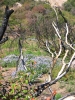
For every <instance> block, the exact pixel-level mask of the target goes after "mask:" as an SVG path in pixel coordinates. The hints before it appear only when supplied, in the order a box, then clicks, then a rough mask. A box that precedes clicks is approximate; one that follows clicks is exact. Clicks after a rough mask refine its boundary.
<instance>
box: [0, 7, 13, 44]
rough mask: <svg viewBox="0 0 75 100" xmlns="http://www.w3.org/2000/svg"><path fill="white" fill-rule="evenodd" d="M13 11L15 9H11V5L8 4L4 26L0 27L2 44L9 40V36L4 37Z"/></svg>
mask: <svg viewBox="0 0 75 100" xmlns="http://www.w3.org/2000/svg"><path fill="white" fill-rule="evenodd" d="M13 12H14V10H13V9H9V7H8V6H6V8H5V14H4V18H3V22H2V26H1V27H0V44H1V43H4V42H5V41H7V40H8V37H5V38H3V36H4V33H5V31H6V29H7V26H8V21H9V17H10V16H11V14H12V13H13Z"/></svg>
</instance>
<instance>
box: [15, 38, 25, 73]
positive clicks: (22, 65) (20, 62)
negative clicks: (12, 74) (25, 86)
mask: <svg viewBox="0 0 75 100" xmlns="http://www.w3.org/2000/svg"><path fill="white" fill-rule="evenodd" d="M18 45H19V51H20V55H19V58H18V61H17V67H16V72H18V71H21V70H22V71H24V70H26V71H27V68H26V65H25V62H24V56H23V51H22V44H21V40H20V39H19V42H18Z"/></svg>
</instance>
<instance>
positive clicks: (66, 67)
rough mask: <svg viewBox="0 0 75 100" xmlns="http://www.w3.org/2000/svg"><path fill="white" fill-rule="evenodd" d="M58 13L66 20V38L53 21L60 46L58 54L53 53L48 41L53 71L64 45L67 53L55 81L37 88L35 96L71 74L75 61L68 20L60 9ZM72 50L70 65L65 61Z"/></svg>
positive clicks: (74, 50) (47, 45) (64, 54)
mask: <svg viewBox="0 0 75 100" xmlns="http://www.w3.org/2000/svg"><path fill="white" fill-rule="evenodd" d="M54 10H55V12H56V9H55V8H54ZM58 11H59V14H60V15H61V17H62V18H63V20H64V25H65V26H64V27H65V37H62V34H60V29H59V27H58V25H57V23H56V22H55V21H53V22H52V26H53V28H54V30H55V32H56V38H57V40H58V42H57V43H58V45H59V50H58V52H57V51H55V52H53V51H51V49H50V46H49V44H48V40H46V47H47V50H48V52H49V53H50V54H51V56H52V58H53V63H52V69H51V70H53V68H54V67H55V64H56V62H57V59H58V58H59V57H60V56H61V54H62V52H63V45H64V44H65V45H64V47H65V51H64V53H63V58H62V66H61V69H60V71H59V72H58V74H57V76H56V78H55V79H52V80H50V81H48V82H46V83H43V84H41V85H38V86H37V88H36V91H35V93H34V94H33V95H35V96H39V95H40V94H41V93H42V92H43V90H45V89H46V88H48V87H50V86H51V85H53V84H55V83H56V82H57V81H58V80H59V79H61V78H62V77H63V76H65V75H66V74H67V73H68V72H69V69H70V66H71V64H72V62H73V60H74V59H75V48H74V47H73V46H72V45H71V44H70V43H69V42H68V35H69V26H68V22H67V19H66V18H65V17H64V16H63V14H62V12H61V10H60V9H58ZM63 38H64V41H63ZM70 49H71V50H72V51H73V54H72V55H71V57H70V60H69V61H68V63H66V62H65V59H66V58H67V57H68V53H69V52H70ZM51 74H52V71H51ZM51 100H55V99H51Z"/></svg>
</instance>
